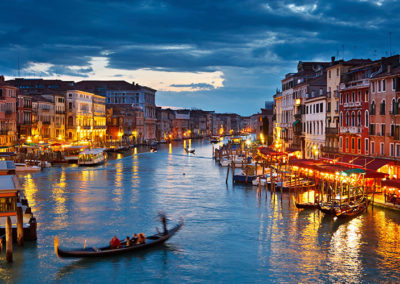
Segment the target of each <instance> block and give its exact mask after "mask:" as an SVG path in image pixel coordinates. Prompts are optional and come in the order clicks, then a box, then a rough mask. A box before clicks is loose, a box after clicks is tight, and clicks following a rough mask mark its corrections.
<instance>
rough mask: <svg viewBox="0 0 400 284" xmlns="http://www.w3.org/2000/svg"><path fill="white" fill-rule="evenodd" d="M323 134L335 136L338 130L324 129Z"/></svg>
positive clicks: (333, 128) (334, 128)
mask: <svg viewBox="0 0 400 284" xmlns="http://www.w3.org/2000/svg"><path fill="white" fill-rule="evenodd" d="M325 134H326V135H337V134H338V129H337V128H336V127H326V128H325Z"/></svg>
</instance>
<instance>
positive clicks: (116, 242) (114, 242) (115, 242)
mask: <svg viewBox="0 0 400 284" xmlns="http://www.w3.org/2000/svg"><path fill="white" fill-rule="evenodd" d="M120 245H121V242H120V240H119V239H118V238H117V236H114V237H113V238H112V239H111V241H110V248H112V249H117V248H119V247H120Z"/></svg>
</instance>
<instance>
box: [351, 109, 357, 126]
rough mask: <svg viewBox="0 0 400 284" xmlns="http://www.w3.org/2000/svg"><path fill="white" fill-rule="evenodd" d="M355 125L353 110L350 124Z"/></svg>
mask: <svg viewBox="0 0 400 284" xmlns="http://www.w3.org/2000/svg"><path fill="white" fill-rule="evenodd" d="M355 125H356V114H355V113H354V111H353V112H352V113H351V126H355Z"/></svg>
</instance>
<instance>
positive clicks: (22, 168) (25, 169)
mask: <svg viewBox="0 0 400 284" xmlns="http://www.w3.org/2000/svg"><path fill="white" fill-rule="evenodd" d="M41 169H42V168H41V167H40V166H35V165H28V164H27V163H15V171H16V172H17V173H36V172H39V171H40V170H41Z"/></svg>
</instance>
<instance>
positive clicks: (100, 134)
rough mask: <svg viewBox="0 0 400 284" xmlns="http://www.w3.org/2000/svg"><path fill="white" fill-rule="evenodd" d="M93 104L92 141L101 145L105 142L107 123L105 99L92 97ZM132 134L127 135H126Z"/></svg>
mask: <svg viewBox="0 0 400 284" xmlns="http://www.w3.org/2000/svg"><path fill="white" fill-rule="evenodd" d="M92 103H93V107H92V110H93V127H92V129H91V130H92V141H93V142H96V143H101V142H104V141H105V140H106V133H107V121H106V98H105V97H103V96H98V95H94V96H92ZM129 134H132V133H127V135H129Z"/></svg>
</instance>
